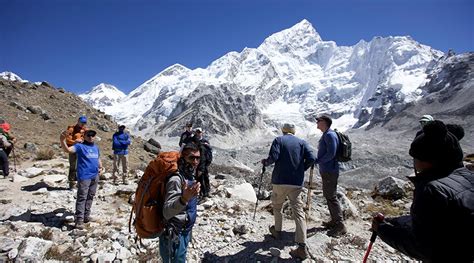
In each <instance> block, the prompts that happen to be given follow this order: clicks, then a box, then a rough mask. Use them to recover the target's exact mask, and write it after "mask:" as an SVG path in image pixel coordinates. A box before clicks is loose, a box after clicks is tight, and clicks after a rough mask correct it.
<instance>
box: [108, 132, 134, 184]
mask: <svg viewBox="0 0 474 263" xmlns="http://www.w3.org/2000/svg"><path fill="white" fill-rule="evenodd" d="M130 143H131V140H130V135H129V134H128V133H126V132H125V125H120V126H119V127H118V131H117V132H115V133H114V135H113V136H112V149H113V150H114V167H113V171H112V178H113V183H114V184H117V176H116V175H115V174H116V173H119V171H118V170H119V167H120V163H122V183H123V184H127V176H128V146H129V145H130Z"/></svg>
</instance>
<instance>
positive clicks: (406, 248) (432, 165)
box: [372, 120, 474, 262]
mask: <svg viewBox="0 0 474 263" xmlns="http://www.w3.org/2000/svg"><path fill="white" fill-rule="evenodd" d="M409 154H410V155H411V156H412V157H413V160H414V168H415V176H414V177H411V178H410V180H411V181H412V182H413V183H414V185H415V190H414V193H413V203H412V206H411V208H410V215H408V216H402V217H397V218H389V219H385V220H384V221H382V222H379V221H378V220H377V219H376V218H374V220H373V221H372V230H373V231H375V232H377V234H378V236H379V237H380V238H381V239H382V240H383V241H384V242H385V243H387V244H388V245H390V246H392V247H393V248H395V249H397V250H399V251H400V252H402V253H404V254H405V255H408V256H410V257H412V258H414V259H417V260H423V261H437V262H473V261H474V249H472V248H473V247H472V242H470V241H469V240H471V239H472V237H473V236H474V173H473V172H472V171H469V170H468V169H467V168H465V167H463V165H462V158H463V152H462V149H461V147H460V145H459V142H458V140H457V138H456V136H455V135H453V134H452V133H451V132H449V131H448V129H447V128H446V126H445V125H444V123H443V122H441V121H438V120H435V121H431V122H430V123H428V124H426V126H425V127H423V133H422V134H420V135H419V136H418V137H416V138H415V140H414V141H413V142H412V143H411V146H410V151H409Z"/></svg>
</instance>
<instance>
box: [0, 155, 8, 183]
mask: <svg viewBox="0 0 474 263" xmlns="http://www.w3.org/2000/svg"><path fill="white" fill-rule="evenodd" d="M0 164H1V165H2V172H3V176H8V175H9V174H10V167H9V163H8V156H7V153H6V152H5V151H3V150H2V149H0Z"/></svg>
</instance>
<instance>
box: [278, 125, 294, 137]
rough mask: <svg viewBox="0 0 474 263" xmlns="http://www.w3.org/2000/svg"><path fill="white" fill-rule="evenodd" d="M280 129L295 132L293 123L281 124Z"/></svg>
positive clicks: (285, 131)
mask: <svg viewBox="0 0 474 263" xmlns="http://www.w3.org/2000/svg"><path fill="white" fill-rule="evenodd" d="M281 131H282V132H283V133H291V134H293V135H294V134H295V125H294V124H293V123H285V124H283V127H282V128H281Z"/></svg>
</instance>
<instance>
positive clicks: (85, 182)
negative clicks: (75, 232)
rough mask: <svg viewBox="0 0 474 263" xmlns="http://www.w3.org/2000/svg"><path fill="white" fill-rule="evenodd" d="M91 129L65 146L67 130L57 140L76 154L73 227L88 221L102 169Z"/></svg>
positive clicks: (82, 226) (66, 149) (67, 149)
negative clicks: (82, 139)
mask: <svg viewBox="0 0 474 263" xmlns="http://www.w3.org/2000/svg"><path fill="white" fill-rule="evenodd" d="M96 134H97V133H96V132H95V131H93V130H88V131H86V132H85V134H84V142H82V143H76V144H74V145H72V146H67V145H66V142H65V140H64V139H65V138H67V132H63V133H61V136H60V137H59V140H60V142H61V147H62V148H63V150H64V151H65V152H67V153H69V154H71V153H75V154H76V156H77V181H78V184H77V198H76V219H75V226H74V227H75V228H77V229H83V228H84V223H88V222H89V221H90V219H91V218H90V214H91V207H92V201H93V199H94V195H95V192H96V190H97V183H98V182H99V176H98V175H99V173H100V171H101V169H102V162H101V161H100V151H99V147H97V145H96V144H94V140H95V135H96Z"/></svg>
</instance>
